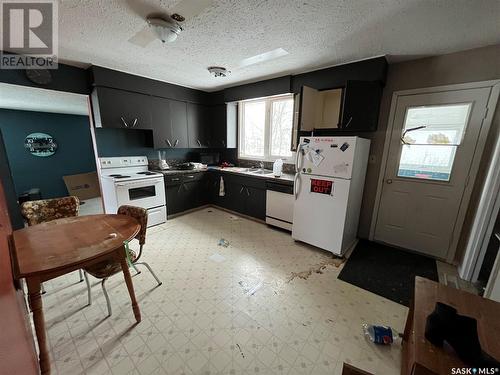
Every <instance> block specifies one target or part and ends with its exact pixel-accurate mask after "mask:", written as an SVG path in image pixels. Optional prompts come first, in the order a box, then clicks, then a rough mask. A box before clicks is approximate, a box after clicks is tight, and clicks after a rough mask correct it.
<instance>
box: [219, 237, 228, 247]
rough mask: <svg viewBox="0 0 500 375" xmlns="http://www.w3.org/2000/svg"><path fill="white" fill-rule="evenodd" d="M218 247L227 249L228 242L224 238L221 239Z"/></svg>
mask: <svg viewBox="0 0 500 375" xmlns="http://www.w3.org/2000/svg"><path fill="white" fill-rule="evenodd" d="M218 245H219V246H222V247H228V246H229V241H228V240H226V239H225V238H221V239H220V240H219V243H218Z"/></svg>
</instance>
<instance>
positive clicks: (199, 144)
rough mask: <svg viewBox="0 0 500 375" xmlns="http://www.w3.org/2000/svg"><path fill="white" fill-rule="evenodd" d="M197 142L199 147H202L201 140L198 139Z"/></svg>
mask: <svg viewBox="0 0 500 375" xmlns="http://www.w3.org/2000/svg"><path fill="white" fill-rule="evenodd" d="M196 142H198V146H200V147H201V142H200V140H199V139H197V140H196Z"/></svg>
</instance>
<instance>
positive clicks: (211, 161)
mask: <svg viewBox="0 0 500 375" xmlns="http://www.w3.org/2000/svg"><path fill="white" fill-rule="evenodd" d="M200 163H202V164H206V165H208V166H214V165H219V163H220V154H219V153H218V152H202V153H200Z"/></svg>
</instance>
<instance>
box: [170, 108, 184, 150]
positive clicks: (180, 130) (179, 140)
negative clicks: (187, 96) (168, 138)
mask: <svg viewBox="0 0 500 375" xmlns="http://www.w3.org/2000/svg"><path fill="white" fill-rule="evenodd" d="M170 113H171V116H172V121H171V124H172V140H173V147H177V148H187V147H188V125H187V103H185V102H179V101H177V100H171V101H170Z"/></svg>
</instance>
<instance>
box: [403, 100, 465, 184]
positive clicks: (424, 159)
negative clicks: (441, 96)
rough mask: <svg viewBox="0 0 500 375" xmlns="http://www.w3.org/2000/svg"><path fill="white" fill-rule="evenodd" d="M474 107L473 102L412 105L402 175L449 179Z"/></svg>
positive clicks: (404, 131)
mask: <svg viewBox="0 0 500 375" xmlns="http://www.w3.org/2000/svg"><path fill="white" fill-rule="evenodd" d="M470 110H471V103H465V104H453V105H443V106H425V107H424V106H422V107H412V108H409V109H408V110H407V112H406V118H405V124H404V126H403V132H402V135H401V143H402V150H401V157H400V160H399V168H398V173H397V175H398V177H411V178H419V179H426V180H437V181H449V180H450V176H451V171H452V168H453V162H454V160H455V154H456V151H457V147H459V145H460V143H461V142H462V140H463V137H464V134H465V130H466V126H467V123H468V119H469V113H470Z"/></svg>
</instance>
